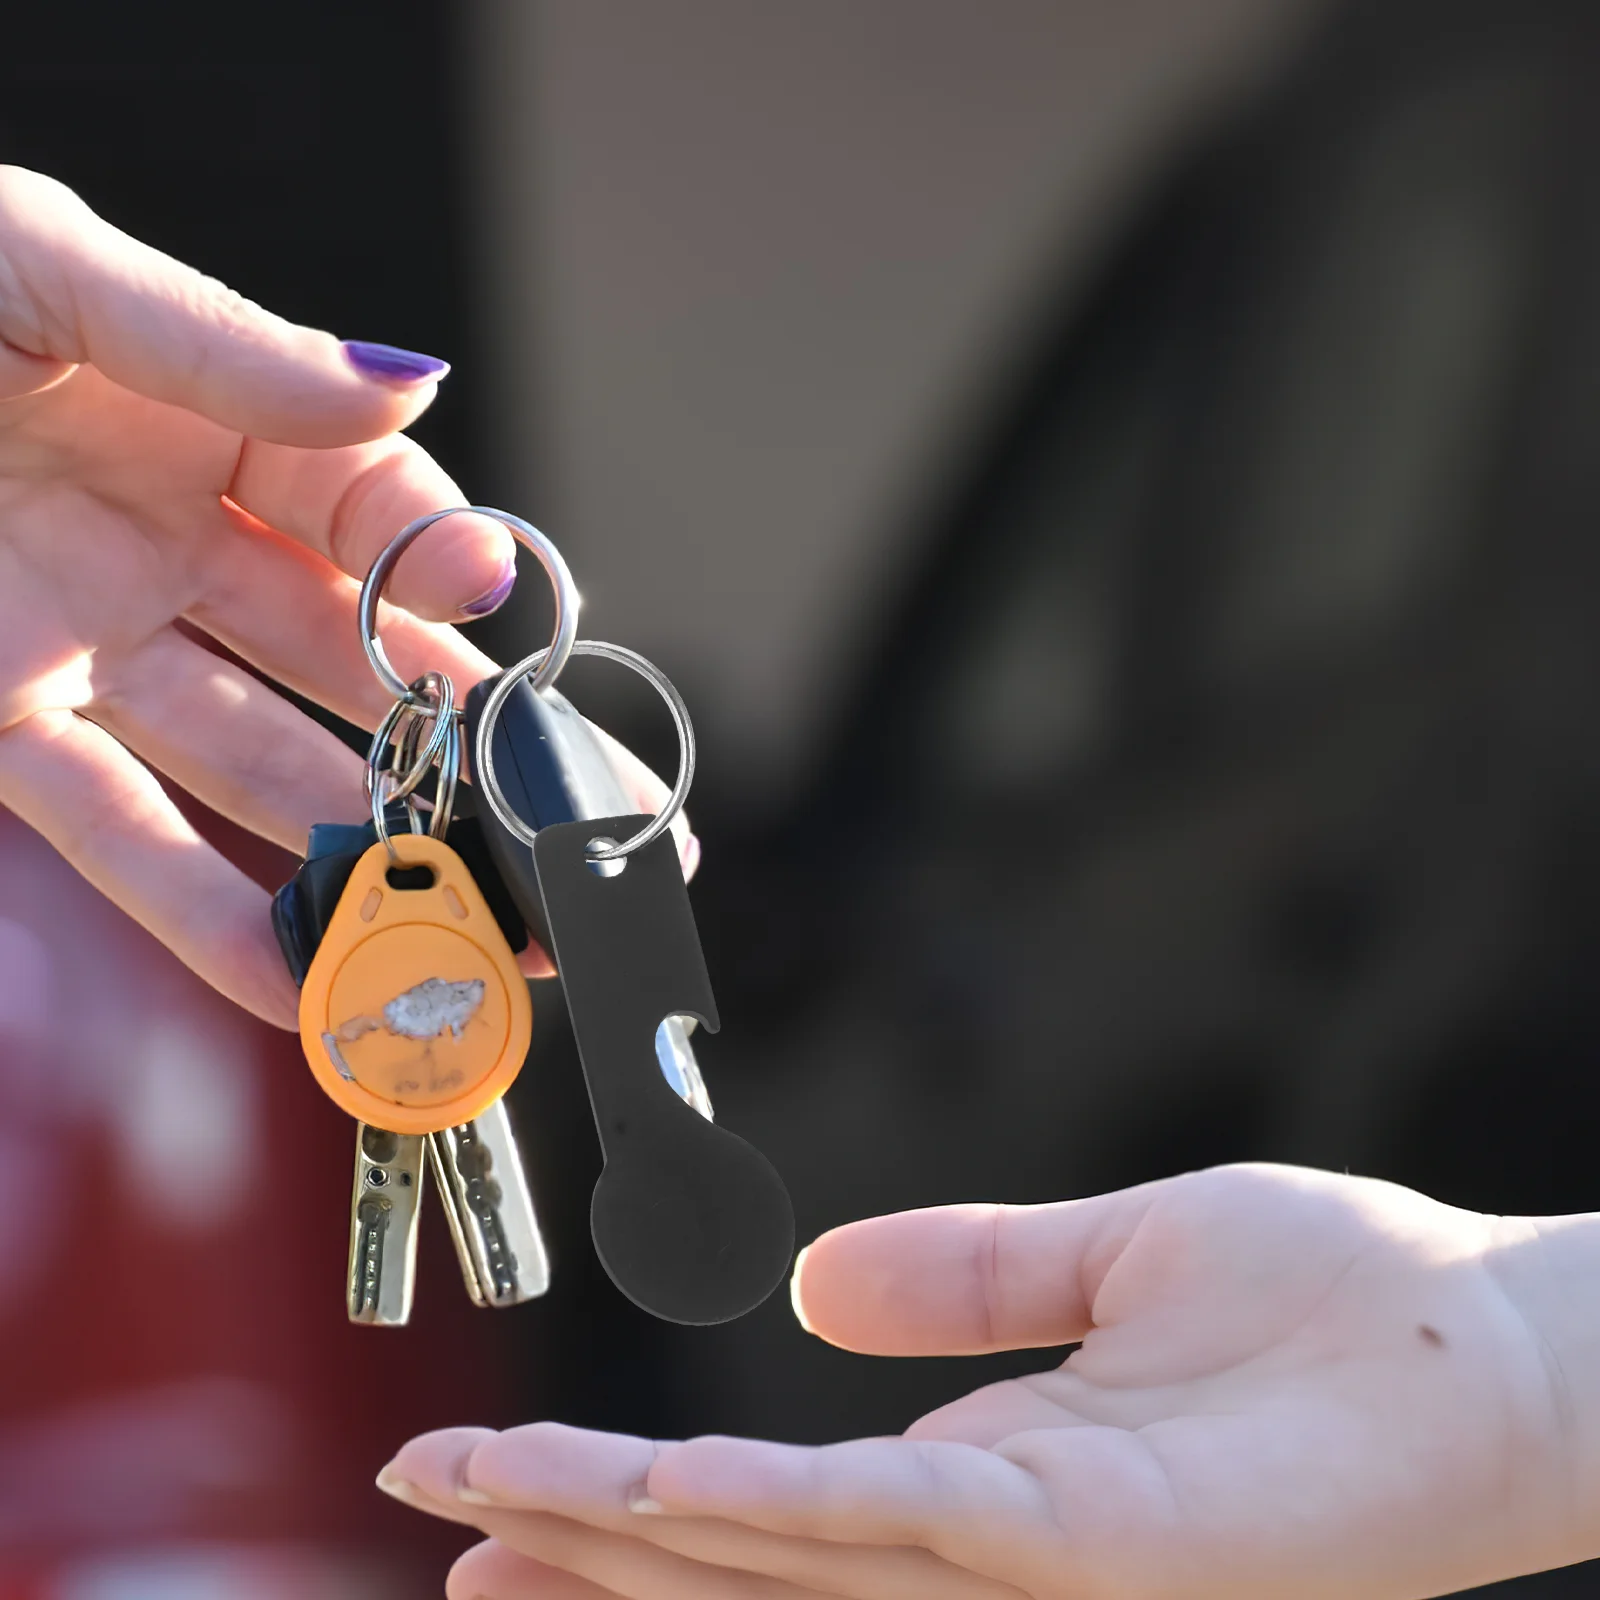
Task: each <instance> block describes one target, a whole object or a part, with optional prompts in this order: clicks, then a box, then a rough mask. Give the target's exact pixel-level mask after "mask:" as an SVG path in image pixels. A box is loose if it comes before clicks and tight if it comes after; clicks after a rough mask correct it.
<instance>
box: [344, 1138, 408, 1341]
mask: <svg viewBox="0 0 1600 1600" xmlns="http://www.w3.org/2000/svg"><path fill="white" fill-rule="evenodd" d="M426 1142H427V1141H426V1140H425V1138H424V1137H423V1136H422V1135H421V1134H398V1133H388V1132H385V1131H384V1130H383V1129H382V1128H371V1127H366V1126H363V1127H361V1128H360V1129H359V1130H358V1131H357V1135H356V1177H355V1192H354V1193H353V1194H352V1195H351V1198H350V1258H349V1259H350V1275H349V1283H348V1285H347V1288H348V1296H349V1307H350V1320H351V1321H352V1322H364V1323H370V1324H374V1325H376V1326H378V1327H386V1328H398V1327H403V1326H404V1325H405V1324H406V1323H407V1322H408V1321H409V1320H410V1318H411V1301H412V1297H413V1295H414V1293H415V1289H416V1277H417V1220H418V1217H419V1216H420V1214H421V1207H422V1186H423V1181H424V1178H425V1168H424V1165H423V1147H424V1145H425V1144H426Z"/></svg>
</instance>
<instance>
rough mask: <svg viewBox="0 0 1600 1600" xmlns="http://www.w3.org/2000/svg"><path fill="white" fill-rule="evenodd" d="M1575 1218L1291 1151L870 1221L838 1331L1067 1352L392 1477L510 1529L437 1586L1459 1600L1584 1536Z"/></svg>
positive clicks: (1593, 1529)
mask: <svg viewBox="0 0 1600 1600" xmlns="http://www.w3.org/2000/svg"><path fill="white" fill-rule="evenodd" d="M1583 1225H1584V1227H1585V1228H1586V1229H1588V1230H1589V1231H1590V1232H1592V1222H1590V1221H1585V1222H1584V1224H1583ZM1570 1231H1571V1230H1570V1229H1568V1228H1567V1226H1566V1224H1564V1223H1555V1224H1550V1223H1540V1224H1537V1225H1536V1224H1534V1223H1532V1222H1528V1221H1521V1222H1514V1221H1504V1220H1500V1219H1493V1218H1488V1217H1482V1216H1478V1215H1476V1214H1473V1213H1469V1212H1464V1211H1457V1210H1453V1209H1451V1208H1449V1207H1447V1206H1443V1205H1439V1204H1437V1203H1435V1202H1433V1201H1431V1200H1428V1199H1425V1198H1424V1197H1422V1196H1421V1195H1418V1194H1414V1193H1412V1192H1411V1191H1409V1190H1405V1189H1400V1188H1397V1187H1394V1186H1392V1185H1389V1184H1383V1183H1376V1182H1372V1181H1369V1180H1363V1179H1358V1178H1340V1177H1333V1176H1329V1175H1326V1174H1322V1173H1314V1172H1306V1171H1300V1170H1296V1169H1290V1168H1274V1167H1249V1168H1226V1169H1219V1170H1216V1171H1212V1172H1205V1173H1199V1174H1193V1175H1190V1176H1188V1177H1183V1178H1177V1179H1172V1180H1168V1181H1165V1182H1160V1183H1153V1184H1148V1185H1146V1186H1144V1187H1141V1188H1136V1189H1130V1190H1127V1191H1124V1192H1123V1193H1121V1194H1114V1195H1109V1196H1105V1197H1102V1198H1099V1199H1091V1200H1079V1201H1068V1202H1066V1203H1063V1204H1060V1205H1051V1206H1040V1207H1034V1208H1009V1207H995V1206H958V1207H953V1208H948V1209H941V1210H932V1211H924V1212H911V1213H907V1214H905V1215H902V1216H893V1217H884V1218H879V1219H878V1220H876V1221H871V1222H863V1223H858V1224H856V1225H854V1226H852V1227H847V1228H843V1229H840V1230H838V1231H837V1232H834V1233H831V1234H828V1235H825V1236H824V1237H823V1238H822V1239H821V1240H819V1241H818V1242H817V1243H816V1244H815V1245H813V1246H812V1247H811V1249H810V1250H809V1251H808V1252H806V1253H805V1254H804V1255H803V1256H802V1257H801V1260H800V1263H799V1264H798V1266H797V1269H796V1273H795V1304H796V1309H797V1311H798V1313H799V1315H800V1317H801V1319H802V1321H803V1322H804V1323H805V1324H806V1325H807V1326H808V1327H810V1329H811V1330H812V1331H814V1332H815V1333H817V1334H819V1335H820V1336H821V1337H822V1338H824V1339H827V1340H829V1341H830V1342H832V1343H834V1344H837V1345H842V1346H844V1347H845V1348H847V1349H851V1350H858V1351H866V1352H873V1353H877V1354H880V1355H902V1356H905V1355H935V1354H975V1353H979V1352H983V1351H995V1350H1003V1349H1012V1348H1031V1347H1050V1346H1055V1345H1061V1344H1066V1343H1069V1342H1072V1341H1077V1340H1082V1348H1081V1349H1079V1350H1078V1351H1077V1352H1075V1353H1074V1354H1072V1355H1071V1356H1070V1358H1069V1359H1068V1360H1067V1362H1066V1363H1065V1365H1063V1366H1062V1367H1060V1368H1058V1369H1056V1370H1055V1371H1051V1372H1048V1373H1045V1374H1043V1375H1042V1376H1038V1377H1032V1378H1024V1379H1021V1380H1017V1381H1012V1382H1006V1383H1000V1384H995V1385H991V1386H989V1387H987V1388H983V1389H979V1390H978V1391H976V1392H975V1393H973V1394H970V1395H968V1396H966V1397H965V1398H964V1399H961V1400H957V1401H956V1402H955V1403H954V1404H952V1405H948V1406H946V1407H944V1408H943V1409H941V1410H939V1411H935V1412H933V1413H931V1414H930V1415H928V1416H926V1417H923V1418H922V1419H920V1420H919V1421H918V1422H916V1423H915V1424H913V1426H912V1427H910V1428H909V1429H908V1430H907V1431H906V1433H905V1435H904V1437H902V1438H893V1439H863V1440H856V1441H854V1442H852V1443H847V1444H836V1445H828V1446H824V1447H821V1448H815V1449H809V1448H799V1447H794V1446H785V1445H778V1444H764V1443H760V1442H756V1441H751V1440H740V1439H720V1438H706V1439H696V1440H692V1441H689V1442H687V1443H681V1444H655V1443H651V1442H649V1441H647V1440H643V1439H631V1438H622V1437H617V1436H611V1435H604V1434H592V1433H586V1432H582V1431H579V1430H575V1429H569V1428H564V1427H559V1426H556V1425H553V1424H535V1425H534V1426H532V1427H527V1428H518V1429H515V1430H512V1431H511V1432H508V1433H505V1434H494V1433H490V1432H486V1431H483V1430H475V1429H457V1430H452V1431H448V1432H445V1433H439V1434H433V1435H429V1436H426V1437H424V1438H422V1439H419V1440H415V1441H413V1442H412V1443H411V1444H409V1445H408V1446H406V1448H405V1449H404V1450H402V1451H401V1452H400V1454H399V1455H398V1456H397V1457H396V1459H395V1460H394V1462H393V1463H391V1465H390V1466H389V1467H388V1468H386V1469H385V1472H384V1474H383V1476H382V1477H381V1478H380V1480H379V1482H380V1486H382V1487H384V1488H386V1489H387V1490H388V1491H389V1492H390V1493H392V1494H396V1495H397V1496H399V1497H400V1498H401V1499H404V1500H406V1501H408V1503H410V1504H413V1505H415V1506H417V1507H418V1508H419V1509H422V1510H426V1511H430V1512H433V1513H434V1514H436V1515H440V1516H445V1517H450V1518H453V1519H455V1520H457V1521H461V1522H465V1523H470V1524H472V1525H474V1526H476V1527H477V1528H479V1529H481V1530H482V1531H483V1532H485V1533H487V1534H488V1535H490V1536H491V1537H490V1540H489V1542H488V1543H486V1544H481V1545H479V1546H478V1547H477V1548H476V1549H474V1550H472V1551H471V1552H469V1553H468V1554H467V1555H466V1556H464V1557H463V1558H462V1559H461V1561H460V1562H459V1563H458V1565H457V1567H456V1569H455V1571H454V1573H453V1574H452V1576H451V1580H450V1585H449V1594H450V1595H451V1597H452V1600H476V1597H483V1600H532V1597H534V1596H539V1597H541V1600H544V1597H548V1600H605V1597H607V1596H627V1597H630V1600H633V1597H637V1600H646V1597H649V1600H733V1597H735V1596H738V1597H759V1600H790V1597H792V1600H801V1597H806V1596H816V1595H847V1596H853V1597H856V1600H1002V1597H1004V1600H1021V1597H1023V1596H1029V1597H1032V1600H1136V1597H1137V1600H1157V1597H1160V1600H1290V1597H1293V1600H1331V1597H1334V1596H1360V1597H1362V1600H1410V1597H1421V1596H1429V1595H1439V1594H1444V1593H1447V1592H1450V1591H1453V1590H1456V1589H1459V1588H1463V1587H1466V1586H1469V1585H1472V1584H1478V1583H1484V1582H1488V1581H1491V1580H1493V1579H1496V1578H1500V1577H1505V1576H1509V1575H1512V1574H1515V1573H1520V1572H1527V1571H1534V1570H1538V1569H1540V1568H1543V1567H1548V1566H1558V1565H1562V1564H1564V1563H1567V1562H1571V1561H1576V1560H1580V1559H1583V1558H1584V1557H1587V1556H1591V1555H1594V1554H1596V1553H1600V1532H1597V1530H1600V1500H1597V1496H1596V1494H1595V1492H1594V1491H1595V1488H1596V1481H1597V1475H1596V1473H1595V1467H1594V1451H1593V1449H1592V1447H1591V1445H1590V1444H1589V1443H1588V1442H1587V1441H1586V1440H1585V1438H1584V1437H1583V1434H1584V1430H1585V1429H1586V1428H1592V1426H1593V1423H1592V1407H1591V1406H1590V1397H1589V1390H1588V1388H1585V1387H1582V1386H1581V1385H1577V1386H1575V1382H1574V1380H1575V1379H1576V1378H1577V1374H1576V1372H1575V1371H1573V1370H1568V1371H1564V1369H1563V1362H1564V1361H1568V1362H1569V1365H1571V1366H1574V1367H1575V1365H1576V1356H1575V1352H1577V1351H1578V1348H1579V1346H1580V1345H1581V1346H1582V1359H1583V1360H1584V1361H1587V1362H1588V1363H1589V1364H1590V1366H1591V1367H1592V1366H1593V1365H1594V1355H1593V1342H1592V1341H1593V1334H1592V1333H1588V1332H1584V1333H1581V1334H1576V1333H1575V1334H1574V1335H1573V1339H1572V1342H1571V1344H1570V1345H1564V1344H1563V1343H1562V1341H1565V1340H1567V1338H1568V1326H1569V1324H1570V1325H1571V1327H1573V1328H1578V1327H1580V1326H1581V1327H1582V1328H1584V1329H1592V1328H1593V1326H1594V1318H1593V1317H1592V1315H1591V1314H1590V1312H1591V1309H1592V1307H1593V1303H1594V1300H1595V1293H1594V1289H1593V1288H1592V1287H1585V1288H1583V1289H1582V1293H1581V1295H1580V1296H1579V1298H1580V1299H1585V1298H1586V1299H1587V1301H1588V1307H1586V1308H1584V1309H1583V1310H1582V1312H1581V1313H1580V1312H1577V1311H1575V1310H1573V1309H1572V1308H1573V1306H1574V1304H1575V1302H1574V1292H1575V1291H1574V1284H1575V1283H1577V1282H1579V1280H1580V1278H1581V1281H1582V1282H1583V1283H1584V1284H1586V1285H1590V1286H1592V1285H1593V1283H1594V1281H1595V1278H1596V1272H1595V1270H1594V1267H1595V1262H1594V1260H1593V1259H1592V1257H1593V1245H1592V1242H1591V1243H1589V1244H1586V1246H1585V1248H1586V1249H1587V1250H1588V1251H1589V1256H1588V1257H1586V1258H1585V1271H1584V1273H1583V1274H1580V1275H1577V1276H1574V1277H1573V1278H1572V1281H1570V1282H1568V1281H1558V1280H1560V1278H1561V1274H1562V1272H1564V1271H1565V1270H1566V1269H1565V1267H1564V1266H1563V1265H1561V1263H1562V1261H1563V1259H1564V1258H1563V1256H1562V1252H1563V1251H1564V1250H1566V1249H1567V1248H1568V1242H1567V1241H1568V1234H1569V1233H1570ZM1585 1340H1587V1341H1589V1342H1587V1343H1585V1342H1584V1341H1585ZM1564 1351H1565V1354H1564ZM1591 1381H1592V1374H1591V1376H1590V1377H1589V1378H1585V1379H1584V1380H1583V1383H1584V1384H1588V1383H1590V1382H1591ZM1585 1407H1589V1409H1590V1412H1591V1420H1590V1421H1588V1422H1587V1423H1584V1422H1583V1418H1582V1412H1583V1410H1584V1408H1585Z"/></svg>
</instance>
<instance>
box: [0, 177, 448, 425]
mask: <svg viewBox="0 0 1600 1600" xmlns="http://www.w3.org/2000/svg"><path fill="white" fill-rule="evenodd" d="M0 340H3V341H4V343H5V344H6V345H7V346H9V347H10V350H11V352H12V354H11V355H10V356H9V357H8V359H7V360H6V361H5V363H4V365H3V366H0V385H3V387H0V396H4V395H15V394H26V393H31V392H34V390H35V389H37V388H41V387H45V386H47V385H48V384H49V383H51V382H55V381H59V379H60V377H61V376H62V374H63V373H64V372H65V371H67V370H70V366H71V365H72V364H75V363H80V362H90V363H92V364H93V365H94V366H95V367H97V368H98V369H99V370H100V371H101V372H103V373H104V374H105V376H106V377H108V378H110V379H111V380H112V381H113V382H114V383H119V384H121V385H123V387H125V388H128V389H133V390H136V391H137V392H138V393H140V394H143V395H147V396H149V397H150V398H151V399H153V400H161V401H165V402H166V403H168V404H170V405H175V406H182V407H184V408H185V409H187V410H190V411H196V412H199V413H200V414H201V415H202V416H206V417H209V418H211V419H212V421H214V422H219V423H221V424H222V425H223V426H224V427H226V428H231V429H234V430H235V431H237V432H239V433H243V434H249V435H254V436H256V437H258V438H263V439H275V440H279V441H281V442H283V443H287V444H298V445H308V446H313V447H324V446H329V445H341V444H354V443H356V442H358V441H360V440H363V439H377V438H381V437H382V436H383V435H385V434H389V433H393V432H395V431H397V430H398V429H400V428H403V427H405V426H406V425H407V424H408V423H410V422H412V421H414V420H415V419H416V417H417V416H418V415H420V413H421V412H422V411H423V409H424V408H425V407H426V406H427V405H428V403H429V401H431V400H432V398H433V395H434V390H435V387H436V385H437V384H438V381H439V380H440V379H441V378H442V377H443V376H444V375H445V373H446V372H447V371H448V370H449V368H448V367H447V365H446V364H445V363H444V362H442V361H436V360H434V359H433V358H432V357H428V356H420V357H413V358H412V359H411V360H410V361H409V362H407V361H405V360H404V359H403V358H404V356H405V352H400V351H396V352H393V353H392V355H391V356H390V357H388V358H384V357H383V356H382V355H381V353H379V352H380V351H381V348H382V347H377V348H376V349H375V348H374V347H370V346H363V345H351V346H348V347H347V346H344V345H341V344H340V342H339V341H338V340H337V339H336V338H334V336H333V335H332V334H330V333H321V332H318V331H317V330H315V329H312V328H302V327H298V326H297V325H296V324H294V323H292V322H286V321H285V320H284V319H283V318H282V317H277V316H274V315H272V313H270V312H268V311H264V310H263V309H262V308H261V307H260V306H258V305H254V304H252V303H251V302H250V301H248V300H246V299H244V298H243V297H242V296H240V295H237V294H235V293H234V292H233V291H232V290H231V289H228V288H226V287H224V286H223V285H222V284H220V283H218V282H216V281H215V280H214V279H212V278H207V277H205V276H203V275H202V274H201V273H199V272H196V271H195V270H194V268H193V267H188V266H185V265H184V264H183V263H182V262H180V261H174V260H173V259H172V258H171V257H170V256H165V255H163V254H162V253H161V252H160V251H159V250H153V249H151V248H150V246H149V245H146V244H141V243H140V242H139V241H138V240H137V239H132V238H130V237H129V236H128V235H127V234H125V233H123V232H121V231H120V230H119V229H117V228H114V227H112V226H111V225H110V223H108V222H106V221H104V220H103V219H102V218H100V217H98V216H96V215H95V213H94V212H93V211H91V210H90V209H89V207H88V206H86V205H85V204H84V203H83V201H82V200H80V199H79V198H78V197H77V195H75V194H74V193H73V192H72V191H71V190H70V189H68V188H66V187H65V186H64V185H63V184H60V183H57V182H56V181H55V180H54V179H51V178H46V177H43V176H42V175H40V174H39V173H36V172H28V171H25V170H23V169H22V168H20V167H0ZM18 353H20V359H19V358H18ZM29 358H32V361H31V362H30V361H29ZM30 366H31V367H32V369H33V371H32V376H33V377H34V378H35V379H38V380H42V381H38V382H35V383H33V384H32V385H31V386H29V384H28V380H29V376H30V374H29V368H30Z"/></svg>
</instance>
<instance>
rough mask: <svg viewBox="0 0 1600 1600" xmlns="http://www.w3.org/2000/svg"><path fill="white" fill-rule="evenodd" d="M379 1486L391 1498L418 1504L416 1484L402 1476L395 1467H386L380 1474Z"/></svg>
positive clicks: (410, 1504)
mask: <svg viewBox="0 0 1600 1600" xmlns="http://www.w3.org/2000/svg"><path fill="white" fill-rule="evenodd" d="M378 1487H379V1488H380V1489H382V1490H383V1492H384V1493H385V1494H386V1495H388V1496H390V1498H391V1499H394V1500H400V1501H403V1502H404V1503H405V1504H406V1505H408V1506H414V1505H416V1504H417V1501H418V1499H419V1496H418V1494H417V1488H416V1485H415V1484H414V1483H411V1482H410V1481H409V1480H407V1479H405V1478H402V1477H401V1476H400V1474H399V1473H398V1472H396V1471H395V1470H394V1468H393V1467H385V1468H384V1469H383V1471H382V1472H380V1473H379V1474H378Z"/></svg>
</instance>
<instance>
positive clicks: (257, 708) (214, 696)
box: [83, 628, 368, 854]
mask: <svg viewBox="0 0 1600 1600" xmlns="http://www.w3.org/2000/svg"><path fill="white" fill-rule="evenodd" d="M97 687H98V686H97ZM83 714H84V715H86V716H88V717H90V718H91V719H92V720H93V721H95V722H97V723H99V724H100V726H101V727H103V728H105V729H106V731H107V732H108V733H112V734H114V735H115V736H116V737H117V738H118V739H119V740H120V741H121V742H122V743H123V744H125V745H127V746H128V747H129V749H131V750H133V751H134V752H135V753H136V754H138V755H139V756H141V757H142V758H143V759H144V760H146V761H148V762H149V763H150V764H151V765H152V766H153V767H155V768H157V769H158V770H159V771H161V772H164V773H165V774H166V775H167V776H168V777H169V778H171V779H172V780H173V781H174V782H175V783H177V784H179V785H180V786H181V787H183V788H184V789H186V790H188V792H189V793H190V794H192V795H194V796H195V798H196V799H198V800H200V801H202V802H204V804H206V805H207V806H209V807H210V808H211V809H212V810H213V811H215V812H218V813H219V814H220V815H222V816H225V817H227V818H228V819H229V820H230V821H233V822H237V823H238V824H239V825H240V826H241V827H245V828H248V829H249V830H250V831H251V832H252V833H257V834H260V835H261V836H262V837H263V838H265V839H271V840H272V841H273V843H274V844H279V845H282V846H283V847H284V848H285V849H287V850H293V851H294V852H296V854H299V853H300V852H302V851H303V850H304V849H305V844H306V836H307V834H308V833H309V832H310V830H311V825H312V824H313V823H315V822H359V821H361V820H363V819H364V818H365V817H366V815H367V813H368V806H367V803H366V797H365V792H364V790H363V787H362V770H363V768H362V762H361V759H360V757H359V756H357V755H356V754H355V753H354V752H353V751H351V750H350V749H348V748H347V747H346V746H345V745H344V744H342V743H341V742H340V741H339V740H338V739H336V738H335V737H334V736H333V734H331V733H329V732H328V731H327V729H325V728H322V727H319V726H318V725H317V724H316V723H315V722H313V721H312V720H311V718H310V717H308V716H306V715H305V714H304V713H302V712H300V711H297V710H296V709H295V708H294V707H293V706H292V705H290V704H289V702H288V701H287V700H285V699H284V698H283V696H282V695H279V694H277V693H275V692H274V691H273V690H271V689H269V688H268V687H267V686H266V685H265V684H263V683H260V682H258V681H257V680H256V679H255V678H252V677H251V676H250V674H249V673H247V672H244V671H242V670H241V669H240V668H238V667H236V666H234V665H233V663H232V662H229V661H224V660H222V659H221V658H220V657H218V656H215V655H213V654H212V653H211V652H210V651H208V650H205V649H203V648H202V647H201V646H200V645H198V644H196V643H194V641H193V640H190V639H185V638H184V637H182V635H181V634H179V633H178V632H176V630H174V629H172V628H163V629H161V630H160V631H158V632H157V633H155V634H154V635H152V636H151V637H150V638H149V639H147V640H146V641H145V642H144V644H142V645H141V646H140V647H139V648H138V649H137V650H136V651H134V652H133V654H132V655H130V656H128V657H127V658H125V659H124V660H123V661H121V662H118V663H117V666H116V671H115V673H114V675H113V682H112V683H111V684H110V685H108V686H107V687H106V689H105V690H104V691H103V692H100V693H98V694H97V696H96V698H95V700H94V701H93V702H92V703H91V704H90V705H89V706H87V707H85V708H84V712H83Z"/></svg>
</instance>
